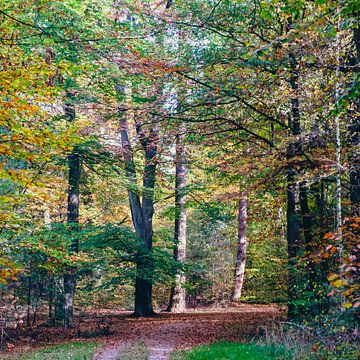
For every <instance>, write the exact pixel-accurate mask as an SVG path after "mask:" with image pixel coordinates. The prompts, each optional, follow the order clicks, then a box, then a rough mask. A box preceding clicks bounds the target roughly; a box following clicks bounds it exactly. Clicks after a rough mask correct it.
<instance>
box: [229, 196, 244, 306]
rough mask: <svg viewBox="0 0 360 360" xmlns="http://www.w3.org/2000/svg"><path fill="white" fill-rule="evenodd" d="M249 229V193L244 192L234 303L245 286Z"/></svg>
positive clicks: (241, 204)
mask: <svg viewBox="0 0 360 360" xmlns="http://www.w3.org/2000/svg"><path fill="white" fill-rule="evenodd" d="M246 227H247V193H246V191H242V192H241V193H240V199H239V211H238V246H237V255H236V263H235V276H234V290H233V294H232V300H233V301H239V300H240V298H241V292H242V288H243V284H244V275H245V266H246V249H247V245H248V242H247V238H246Z"/></svg>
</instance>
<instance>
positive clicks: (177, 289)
mask: <svg viewBox="0 0 360 360" xmlns="http://www.w3.org/2000/svg"><path fill="white" fill-rule="evenodd" d="M185 134H186V127H185V126H180V128H179V131H178V133H177V134H176V155H175V234H174V240H175V249H174V259H175V260H176V261H178V262H179V263H180V264H184V263H185V260H186V173H187V166H186V145H185V143H184V142H185ZM180 271H181V272H180V273H178V274H177V275H176V277H175V285H174V286H172V288H171V291H170V301H169V305H168V311H172V312H175V313H181V312H184V311H185V309H186V290H185V287H184V285H185V280H186V278H185V275H184V274H183V269H181V270H180Z"/></svg>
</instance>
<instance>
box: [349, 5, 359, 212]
mask: <svg viewBox="0 0 360 360" xmlns="http://www.w3.org/2000/svg"><path fill="white" fill-rule="evenodd" d="M359 14H360V12H357V13H355V14H354V17H355V18H358V17H359ZM353 39H354V44H355V52H356V56H355V64H356V65H355V67H354V72H355V75H356V80H355V81H356V82H358V81H359V75H360V28H359V27H358V26H357V27H354V29H353ZM354 102H355V103H354V112H355V115H354V116H352V121H351V124H350V126H349V133H350V144H351V147H352V151H351V154H350V200H351V204H352V210H353V211H352V213H353V214H352V215H353V216H358V217H359V216H360V116H359V115H358V114H360V95H359V93H357V95H356V98H355V101H354Z"/></svg>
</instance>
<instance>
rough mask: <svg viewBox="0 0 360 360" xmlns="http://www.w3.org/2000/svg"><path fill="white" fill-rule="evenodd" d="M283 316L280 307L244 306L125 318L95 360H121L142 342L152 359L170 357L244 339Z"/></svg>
mask: <svg viewBox="0 0 360 360" xmlns="http://www.w3.org/2000/svg"><path fill="white" fill-rule="evenodd" d="M282 317H283V313H282V311H281V310H280V308H279V307H277V306H272V305H241V306H239V307H237V308H228V309H207V310H203V309H202V311H201V312H200V311H191V312H188V313H185V314H168V313H161V314H159V315H158V316H156V317H154V318H150V319H143V318H140V319H135V318H131V317H129V318H125V319H123V320H122V321H120V322H118V323H116V324H114V325H113V335H112V336H111V339H110V338H107V339H106V345H105V346H104V347H103V348H102V349H101V350H100V351H99V352H98V353H97V354H96V355H95V357H94V360H118V359H121V354H122V353H123V352H124V351H125V349H127V348H129V347H130V346H132V345H133V344H139V343H142V344H144V345H145V346H146V348H147V349H148V352H149V357H148V359H149V360H167V359H169V355H170V353H171V351H172V350H174V349H186V348H191V347H193V346H196V345H200V344H206V343H210V342H213V341H215V340H228V341H244V340H249V339H251V338H253V337H254V336H256V335H258V334H259V333H261V331H262V328H263V327H264V326H269V325H271V324H272V323H273V322H274V321H278V320H280V319H281V318H282Z"/></svg>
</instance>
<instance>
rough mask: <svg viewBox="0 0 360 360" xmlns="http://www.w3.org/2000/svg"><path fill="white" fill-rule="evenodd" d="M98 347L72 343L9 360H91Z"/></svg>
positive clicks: (79, 342) (94, 344)
mask: <svg viewBox="0 0 360 360" xmlns="http://www.w3.org/2000/svg"><path fill="white" fill-rule="evenodd" d="M99 346H100V343H98V342H82V341H74V342H69V343H64V344H59V345H54V346H49V347H46V348H43V349H39V350H34V351H30V352H27V353H26V354H21V355H18V356H16V355H14V356H13V357H10V358H9V360H10V359H19V360H20V359H21V360H25V359H26V360H91V359H92V356H93V354H94V353H95V351H96V350H97V349H98V348H99ZM0 356H1V355H0Z"/></svg>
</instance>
